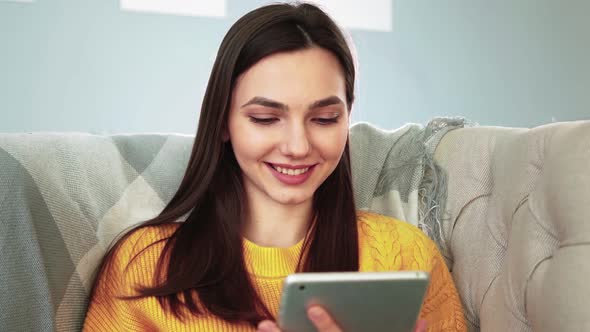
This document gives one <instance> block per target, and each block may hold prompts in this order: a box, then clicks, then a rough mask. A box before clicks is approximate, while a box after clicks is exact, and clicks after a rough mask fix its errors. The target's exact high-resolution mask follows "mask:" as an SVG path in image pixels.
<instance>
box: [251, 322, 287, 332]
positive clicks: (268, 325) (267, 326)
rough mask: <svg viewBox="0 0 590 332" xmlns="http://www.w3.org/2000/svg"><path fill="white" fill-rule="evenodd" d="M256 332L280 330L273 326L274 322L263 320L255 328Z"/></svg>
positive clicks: (276, 331)
mask: <svg viewBox="0 0 590 332" xmlns="http://www.w3.org/2000/svg"><path fill="white" fill-rule="evenodd" d="M257 331H258V332H281V329H279V327H278V326H277V324H275V322H273V321H271V320H263V321H262V322H260V323H258V327H257Z"/></svg>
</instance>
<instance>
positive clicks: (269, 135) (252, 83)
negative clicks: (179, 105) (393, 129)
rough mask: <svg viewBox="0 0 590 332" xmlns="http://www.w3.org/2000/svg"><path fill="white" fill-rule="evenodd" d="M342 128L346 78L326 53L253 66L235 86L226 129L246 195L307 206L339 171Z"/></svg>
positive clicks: (284, 56) (290, 55) (273, 58)
mask: <svg viewBox="0 0 590 332" xmlns="http://www.w3.org/2000/svg"><path fill="white" fill-rule="evenodd" d="M348 128H349V116H348V109H347V105H346V90H345V80H344V75H343V73H342V69H341V66H340V63H339V62H338V60H337V59H336V57H335V56H334V55H333V54H332V53H330V52H329V51H326V50H324V49H321V48H317V47H314V48H309V49H305V50H300V51H294V52H285V53H277V54H274V55H270V56H268V57H266V58H264V59H262V60H261V61H259V62H258V63H256V64H255V65H254V66H252V67H251V68H249V69H248V70H247V71H246V72H244V73H243V74H242V75H241V76H240V77H238V79H237V81H236V85H235V87H234V90H233V92H232V99H231V110H230V114H229V124H228V129H229V133H228V134H229V139H230V140H231V143H232V146H233V150H234V154H235V156H236V159H237V161H238V163H239V165H240V168H241V169H242V172H243V179H244V186H245V189H246V193H247V195H248V197H249V198H250V199H252V198H256V199H257V201H261V200H260V199H262V201H267V202H269V203H270V202H271V201H274V202H276V203H279V204H286V205H296V204H301V203H306V202H307V203H310V202H311V201H310V200H311V199H312V197H313V194H314V192H315V191H316V189H318V187H319V186H320V185H321V184H322V182H324V180H325V179H326V178H327V177H328V176H329V175H330V174H331V173H332V171H334V169H335V168H336V166H337V165H338V162H339V161H340V158H341V156H342V153H343V151H344V147H345V145H346V141H347V138H348ZM253 196H255V197H253Z"/></svg>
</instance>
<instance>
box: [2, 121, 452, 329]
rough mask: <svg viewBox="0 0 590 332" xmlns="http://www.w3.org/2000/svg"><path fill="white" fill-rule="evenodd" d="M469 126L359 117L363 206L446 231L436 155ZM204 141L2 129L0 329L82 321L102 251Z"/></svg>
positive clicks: (162, 199)
mask: <svg viewBox="0 0 590 332" xmlns="http://www.w3.org/2000/svg"><path fill="white" fill-rule="evenodd" d="M461 126H463V121H462V120H452V119H437V120H435V121H433V122H431V123H430V124H429V125H428V126H426V127H423V126H420V125H413V124H412V125H407V126H405V127H403V128H400V129H398V130H394V131H382V130H379V129H376V128H374V127H372V126H370V125H368V124H358V125H355V126H353V127H352V128H351V151H352V162H353V176H354V185H355V195H356V198H357V204H358V207H359V208H361V209H365V210H372V211H375V212H378V213H383V214H388V215H391V216H394V217H396V218H398V219H402V220H407V221H408V222H411V223H413V224H416V225H422V226H423V229H424V230H426V231H427V233H429V234H430V235H431V236H433V238H436V236H435V235H436V230H437V229H438V226H437V223H438V222H440V218H439V217H438V216H437V214H436V209H434V208H433V207H436V204H434V205H433V204H432V199H433V198H436V199H444V195H440V193H441V192H444V190H441V189H443V188H442V187H441V186H440V183H441V182H440V179H443V178H444V177H440V176H438V175H437V170H436V167H435V165H434V164H433V163H432V153H433V151H434V149H435V147H436V145H437V144H438V142H439V140H440V138H442V136H443V135H444V133H446V132H447V131H448V130H451V129H453V128H457V127H461ZM192 142H193V137H192V136H183V135H177V134H133V135H112V136H97V135H89V134H84V133H58V134H55V133H47V134H43V133H36V134H2V135H0V207H1V208H0V252H1V255H0V289H1V290H2V291H1V292H0V331H23V330H26V331H77V330H80V329H81V327H82V323H83V319H84V314H85V311H86V307H87V302H88V298H87V297H88V292H89V289H90V288H91V285H92V282H93V279H94V272H95V269H96V266H97V265H98V263H99V261H100V259H101V257H102V256H103V255H104V253H105V251H106V249H107V248H108V246H109V245H110V243H111V241H112V239H113V238H114V237H115V236H116V235H118V234H119V233H120V232H121V231H123V230H125V229H126V228H128V227H130V226H132V225H134V224H136V223H138V222H141V221H144V220H146V219H149V218H151V217H154V216H156V215H157V214H158V213H159V212H160V211H161V210H162V209H163V207H164V206H165V204H166V202H168V201H169V200H170V199H171V197H172V195H173V194H174V192H175V190H176V188H177V187H178V184H179V183H180V180H181V178H182V175H183V173H184V170H185V168H186V165H187V162H188V158H189V155H190V150H191V148H192ZM437 179H438V180H437ZM436 184H438V186H437V185H436ZM429 202H430V203H429ZM439 203H440V202H439ZM421 211H422V212H421ZM433 231H434V232H433Z"/></svg>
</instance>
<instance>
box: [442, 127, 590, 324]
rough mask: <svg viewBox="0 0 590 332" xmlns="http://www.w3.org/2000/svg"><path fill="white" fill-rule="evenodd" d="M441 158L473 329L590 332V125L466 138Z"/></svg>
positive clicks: (486, 130) (453, 135) (452, 250)
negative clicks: (446, 180)
mask: <svg viewBox="0 0 590 332" xmlns="http://www.w3.org/2000/svg"><path fill="white" fill-rule="evenodd" d="M435 159H436V160H437V161H438V162H439V163H440V165H441V166H442V167H443V168H444V169H445V171H446V173H447V175H448V200H447V204H446V216H447V218H448V222H446V223H444V225H443V227H444V229H443V234H444V241H445V243H446V246H447V250H446V255H447V256H448V262H449V263H450V267H451V268H452V273H453V276H454V278H455V281H456V283H457V287H458V289H459V292H460V293H461V296H462V299H463V302H464V305H465V310H466V317H467V319H468V321H469V324H470V329H471V330H474V331H477V330H480V329H481V331H531V330H532V331H539V332H540V331H547V332H555V331H590V122H588V121H586V122H583V121H578V122H570V123H556V124H551V125H546V126H542V127H538V128H534V129H515V128H496V127H477V128H463V129H458V130H455V131H452V132H450V133H448V134H447V135H446V136H445V137H444V138H443V139H442V141H441V142H440V144H439V145H438V147H437V150H436V152H435Z"/></svg>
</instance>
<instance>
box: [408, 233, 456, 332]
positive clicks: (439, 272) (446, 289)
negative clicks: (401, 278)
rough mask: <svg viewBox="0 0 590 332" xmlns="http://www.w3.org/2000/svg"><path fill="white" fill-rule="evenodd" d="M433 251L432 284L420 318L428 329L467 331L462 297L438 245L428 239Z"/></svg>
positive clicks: (443, 331) (430, 331) (428, 244)
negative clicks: (425, 322) (424, 321)
mask: <svg viewBox="0 0 590 332" xmlns="http://www.w3.org/2000/svg"><path fill="white" fill-rule="evenodd" d="M427 246H428V247H430V248H429V249H430V250H429V252H430V253H431V271H430V285H429V287H428V290H427V292H426V296H425V298H424V303H423V305H422V310H421V312H420V316H419V318H421V319H425V320H426V321H427V324H428V331H429V332H434V331H437V332H438V331H441V332H446V331H467V325H466V323H465V318H464V315H463V308H462V305H461V299H460V297H459V294H458V292H457V289H456V287H455V284H454V282H453V277H452V276H451V273H450V272H449V270H448V269H447V266H446V264H445V262H444V259H443V257H442V255H441V254H440V252H439V251H438V249H437V248H436V245H435V244H434V243H433V242H432V241H427Z"/></svg>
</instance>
